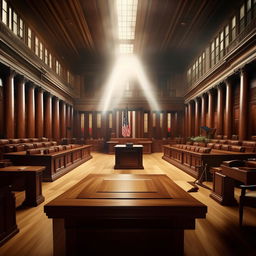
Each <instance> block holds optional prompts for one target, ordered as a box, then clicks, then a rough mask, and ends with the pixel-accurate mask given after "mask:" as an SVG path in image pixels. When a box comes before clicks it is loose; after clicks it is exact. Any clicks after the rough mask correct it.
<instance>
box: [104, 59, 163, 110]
mask: <svg viewBox="0 0 256 256" xmlns="http://www.w3.org/2000/svg"><path fill="white" fill-rule="evenodd" d="M131 78H137V79H138V82H139V85H140V86H141V88H142V89H143V91H144V94H145V96H146V99H147V100H148V102H149V105H150V107H151V109H152V110H156V111H157V110H159V106H158V103H157V101H156V99H155V97H154V95H153V91H152V86H151V83H150V82H149V80H148V78H147V77H146V75H145V72H144V70H143V67H142V64H141V63H140V61H139V59H138V58H137V57H136V56H135V55H120V56H119V57H118V58H117V60H116V63H115V65H114V68H113V70H112V73H111V75H110V77H109V80H108V82H107V84H106V87H105V93H104V94H103V100H104V103H103V111H104V112H106V111H107V110H109V109H111V107H110V104H111V100H112V97H113V94H114V91H115V89H117V88H118V90H119V91H120V92H123V91H124V89H125V88H124V86H123V87H122V88H120V86H121V85H124V84H125V82H126V81H129V80H130V79H131Z"/></svg>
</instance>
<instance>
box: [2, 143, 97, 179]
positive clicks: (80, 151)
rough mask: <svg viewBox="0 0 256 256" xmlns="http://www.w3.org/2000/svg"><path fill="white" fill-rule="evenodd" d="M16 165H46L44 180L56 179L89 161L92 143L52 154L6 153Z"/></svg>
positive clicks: (5, 155)
mask: <svg viewBox="0 0 256 256" xmlns="http://www.w3.org/2000/svg"><path fill="white" fill-rule="evenodd" d="M4 157H5V158H7V159H10V160H11V162H13V163H14V164H15V165H26V164H29V165H38V163H40V164H41V165H43V166H45V167H46V168H45V171H44V172H43V181H54V180H56V179H58V178H60V177H61V176H63V175H64V174H66V173H67V172H69V171H71V170H73V169H74V168H75V167H77V166H79V165H80V164H82V163H84V162H86V161H88V160H89V159H91V158H92V156H91V145H83V146H78V147H75V148H72V149H68V150H62V151H59V152H54V153H50V154H36V155H27V154H26V152H25V151H22V152H13V153H8V154H4Z"/></svg>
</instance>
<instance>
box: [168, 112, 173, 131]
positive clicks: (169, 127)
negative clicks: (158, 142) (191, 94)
mask: <svg viewBox="0 0 256 256" xmlns="http://www.w3.org/2000/svg"><path fill="white" fill-rule="evenodd" d="M171 127H172V114H171V113H167V132H168V134H169V135H170V133H171Z"/></svg>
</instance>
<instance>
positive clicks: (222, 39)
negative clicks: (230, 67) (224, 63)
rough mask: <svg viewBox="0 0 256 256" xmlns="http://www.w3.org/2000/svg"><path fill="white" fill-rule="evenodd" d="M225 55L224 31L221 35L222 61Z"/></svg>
mask: <svg viewBox="0 0 256 256" xmlns="http://www.w3.org/2000/svg"><path fill="white" fill-rule="evenodd" d="M223 55H224V31H222V32H221V33H220V59H221V58H222V57H223Z"/></svg>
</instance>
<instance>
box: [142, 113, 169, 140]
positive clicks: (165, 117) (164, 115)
mask: <svg viewBox="0 0 256 256" xmlns="http://www.w3.org/2000/svg"><path fill="white" fill-rule="evenodd" d="M143 120H144V116H143V115H142V124H143ZM142 127H143V125H142ZM142 134H143V133H142ZM142 137H143V135H142ZM166 137H167V112H166V111H164V112H163V127H162V138H166Z"/></svg>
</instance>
